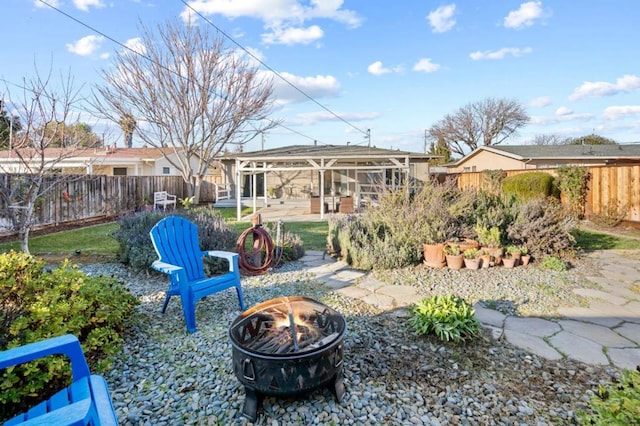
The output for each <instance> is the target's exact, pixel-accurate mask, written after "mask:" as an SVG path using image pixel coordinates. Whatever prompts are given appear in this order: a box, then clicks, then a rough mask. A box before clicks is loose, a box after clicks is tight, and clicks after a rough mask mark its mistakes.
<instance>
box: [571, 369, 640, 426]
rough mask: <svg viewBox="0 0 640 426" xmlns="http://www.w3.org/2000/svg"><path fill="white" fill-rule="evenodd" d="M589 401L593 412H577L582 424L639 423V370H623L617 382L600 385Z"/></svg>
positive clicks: (624, 425)
mask: <svg viewBox="0 0 640 426" xmlns="http://www.w3.org/2000/svg"><path fill="white" fill-rule="evenodd" d="M590 402H591V404H590V406H591V410H592V411H593V414H588V413H586V412H585V411H581V412H579V413H578V420H579V421H580V423H581V424H583V425H601V426H605V425H607V426H609V425H619V426H627V425H638V424H640V371H638V370H635V371H634V370H624V371H623V373H622V379H621V380H620V381H619V382H617V383H612V384H609V385H607V386H600V388H599V389H598V391H597V392H596V393H595V394H593V395H592V396H591V401H590Z"/></svg>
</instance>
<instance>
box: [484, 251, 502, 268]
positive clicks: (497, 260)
mask: <svg viewBox="0 0 640 426" xmlns="http://www.w3.org/2000/svg"><path fill="white" fill-rule="evenodd" d="M482 250H484V251H485V252H486V253H489V254H490V255H491V257H492V258H493V264H494V265H496V266H498V265H500V264H501V263H502V257H503V256H504V248H502V247H482Z"/></svg>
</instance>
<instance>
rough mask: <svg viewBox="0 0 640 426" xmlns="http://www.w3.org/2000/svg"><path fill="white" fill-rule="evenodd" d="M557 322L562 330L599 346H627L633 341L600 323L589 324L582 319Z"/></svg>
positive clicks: (631, 344)
mask: <svg viewBox="0 0 640 426" xmlns="http://www.w3.org/2000/svg"><path fill="white" fill-rule="evenodd" d="M558 324H559V325H560V327H562V329H563V330H564V331H568V332H569V333H571V334H575V335H577V336H581V337H584V338H585V339H588V340H591V341H592V342H594V343H597V344H599V345H601V346H607V347H610V348H628V347H629V346H633V345H634V343H633V342H631V341H630V340H628V339H626V338H624V337H623V336H621V335H620V334H618V333H616V332H615V331H612V330H611V329H610V328H608V327H604V326H602V325H595V324H589V323H586V322H582V321H573V320H560V321H558Z"/></svg>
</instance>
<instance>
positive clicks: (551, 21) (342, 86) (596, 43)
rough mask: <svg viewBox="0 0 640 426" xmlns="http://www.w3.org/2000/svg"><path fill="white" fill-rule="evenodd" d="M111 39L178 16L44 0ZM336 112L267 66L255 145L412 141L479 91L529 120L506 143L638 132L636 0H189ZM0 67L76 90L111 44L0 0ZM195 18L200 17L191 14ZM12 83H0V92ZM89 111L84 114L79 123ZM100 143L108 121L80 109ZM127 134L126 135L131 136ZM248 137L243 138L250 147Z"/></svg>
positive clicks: (176, 2)
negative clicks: (271, 123) (269, 87)
mask: <svg viewBox="0 0 640 426" xmlns="http://www.w3.org/2000/svg"><path fill="white" fill-rule="evenodd" d="M46 2H47V3H49V4H50V5H52V6H55V7H56V8H59V9H60V10H62V11H63V12H65V13H67V14H69V15H71V16H73V17H74V18H76V19H77V20H79V21H82V22H84V23H86V24H87V25H89V26H91V27H94V28H95V29H97V30H98V31H100V32H102V33H103V34H105V35H107V36H108V37H110V38H113V39H115V40H118V41H119V42H121V43H123V44H125V43H130V42H134V41H135V40H136V38H137V37H139V31H138V27H139V23H140V22H142V23H143V24H144V25H146V26H150V27H153V26H155V25H156V24H158V23H162V22H164V21H166V20H168V19H174V18H186V17H187V16H188V15H189V13H190V12H191V10H190V9H189V8H187V7H186V6H185V4H184V3H183V2H182V1H180V0H161V1H160V0H156V1H146V0H46ZM189 5H191V7H192V8H194V9H196V10H198V11H199V12H200V13H202V14H203V15H204V16H206V17H207V18H208V19H210V20H211V21H212V22H214V23H215V25H217V26H218V27H219V28H221V29H222V30H223V31H225V32H226V33H227V34H229V35H230V36H232V37H233V38H234V40H235V41H236V42H237V43H239V44H240V45H242V46H243V47H245V48H247V49H251V51H252V52H254V53H255V54H256V55H257V56H259V57H260V58H261V59H262V61H263V62H264V63H266V64H267V65H268V66H269V67H271V68H272V69H274V70H276V71H277V72H278V73H280V74H282V75H283V76H285V77H286V78H287V79H288V80H289V81H290V82H291V83H294V84H295V85H296V86H298V87H299V88H300V89H301V90H303V91H304V92H305V93H307V94H308V95H310V96H312V97H313V98H314V99H315V100H316V101H317V102H319V103H320V104H322V105H324V106H325V107H326V108H327V109H329V110H330V111H332V112H333V113H335V114H337V115H338V116H340V117H341V118H343V119H344V120H345V121H347V122H348V124H347V123H345V122H344V121H342V120H339V119H337V118H336V117H335V116H333V115H331V114H329V113H328V112H327V111H326V110H323V109H322V108H320V107H319V106H318V105H317V104H315V103H313V102H311V101H309V100H308V99H306V98H303V97H301V96H297V94H295V93H293V92H292V91H291V90H290V88H289V87H288V86H287V84H286V83H284V82H282V81H280V80H278V79H277V78H276V80H275V81H274V82H275V86H276V95H277V98H278V99H279V101H280V103H279V105H280V106H279V107H278V108H277V109H275V110H274V112H273V118H274V119H281V120H283V124H284V125H286V126H287V127H288V128H290V129H294V130H295V131H296V132H299V133H300V134H302V135H300V134H296V133H292V132H290V131H289V130H287V129H285V128H276V129H273V130H272V131H270V132H269V133H267V134H266V135H265V137H264V147H265V148H274V147H280V146H285V145H290V144H309V143H313V140H317V141H318V142H319V143H326V144H345V143H346V142H350V143H351V144H366V143H367V139H366V137H365V134H366V132H367V129H370V132H371V144H372V145H375V146H378V147H383V148H394V149H396V148H397V149H402V150H409V151H416V152H421V151H423V147H424V134H425V129H428V128H429V127H430V126H431V125H432V124H434V123H435V122H437V121H438V120H440V119H442V118H443V117H444V116H445V115H446V114H450V113H453V112H455V111H456V110H457V109H458V108H460V107H462V106H464V105H466V104H468V103H471V102H476V101H481V100H483V99H485V98H488V97H496V98H508V99H513V100H516V101H518V102H520V103H521V104H522V105H523V106H524V107H525V108H526V110H527V112H528V114H529V115H530V116H531V122H530V123H529V124H528V125H527V126H526V127H525V128H523V129H522V130H521V132H520V134H519V135H518V136H517V137H514V138H512V139H511V140H510V141H509V142H508V143H510V144H516V143H528V142H529V141H531V140H532V139H533V137H534V136H536V135H540V134H556V135H559V136H561V137H576V136H582V135H585V134H590V133H593V132H595V133H596V134H599V135H602V136H606V137H610V138H613V139H615V140H617V141H618V142H620V143H633V142H640V44H639V43H638V40H640V26H639V25H638V23H637V19H638V17H639V16H640V2H638V1H637V0H582V1H566V0H554V1H551V0H541V1H525V2H523V1H509V0H501V1H477V0H461V1H456V2H447V1H445V2H437V1H419V0H396V1H393V2H392V1H382V0H344V1H342V0H304V1H303V0H198V1H192V2H189ZM2 11H3V14H2V15H3V18H4V19H3V24H2V26H0V37H1V38H2V40H3V43H2V49H0V64H1V65H0V78H2V79H4V80H6V81H8V82H10V83H21V82H22V79H23V77H25V76H30V75H33V74H34V63H35V64H37V66H38V68H39V69H45V70H46V69H48V68H49V66H51V67H52V68H53V69H54V70H56V72H58V71H61V72H63V73H67V72H68V73H69V74H70V75H71V76H73V78H74V80H75V84H76V86H80V85H82V86H83V87H82V90H83V91H86V92H89V90H90V89H91V87H92V86H93V85H94V84H97V83H100V82H101V79H100V75H99V74H100V70H102V69H105V68H108V67H109V66H110V60H111V59H113V56H114V53H115V52H116V51H117V50H119V49H121V47H120V46H118V45H117V44H115V43H113V42H112V41H110V40H108V39H107V38H104V37H102V36H100V35H99V34H96V33H95V32H92V31H91V30H90V29H88V28H86V27H85V26H83V25H81V24H79V23H77V22H74V21H73V20H72V19H70V18H68V17H66V16H64V15H63V14H62V13H60V12H58V11H56V10H54V9H52V8H50V7H48V6H46V5H45V4H44V3H42V2H40V1H38V0H4V1H3V7H2ZM199 25H208V24H206V23H205V22H203V21H202V20H200V21H199ZM7 87H8V89H9V90H11V91H13V90H15V87H13V88H12V87H11V85H9V86H7V85H6V84H5V83H3V82H0V94H3V95H4V94H5V93H6V91H7ZM92 120H94V121H92ZM86 121H87V122H88V123H89V124H92V125H93V126H94V129H95V130H96V132H104V134H105V135H106V139H107V142H115V143H118V145H119V146H122V144H123V140H122V136H121V134H120V131H119V129H118V127H117V125H115V124H105V123H100V122H95V119H92V118H87V120H86ZM134 140H135V138H134ZM261 144H262V141H261V140H260V138H257V139H255V140H254V141H252V142H250V143H249V145H248V146H247V147H246V150H255V149H259V148H260V146H261Z"/></svg>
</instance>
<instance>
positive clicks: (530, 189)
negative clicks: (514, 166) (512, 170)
mask: <svg viewBox="0 0 640 426" xmlns="http://www.w3.org/2000/svg"><path fill="white" fill-rule="evenodd" d="M502 192H503V194H504V195H506V196H507V197H511V196H512V197H514V198H515V199H516V200H519V201H528V200H531V199H534V198H546V197H551V196H554V195H555V196H556V197H557V196H558V193H557V190H556V188H555V187H554V178H553V176H551V175H550V174H548V173H543V172H529V173H521V174H518V175H514V176H510V177H508V178H505V179H504V180H503V181H502Z"/></svg>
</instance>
